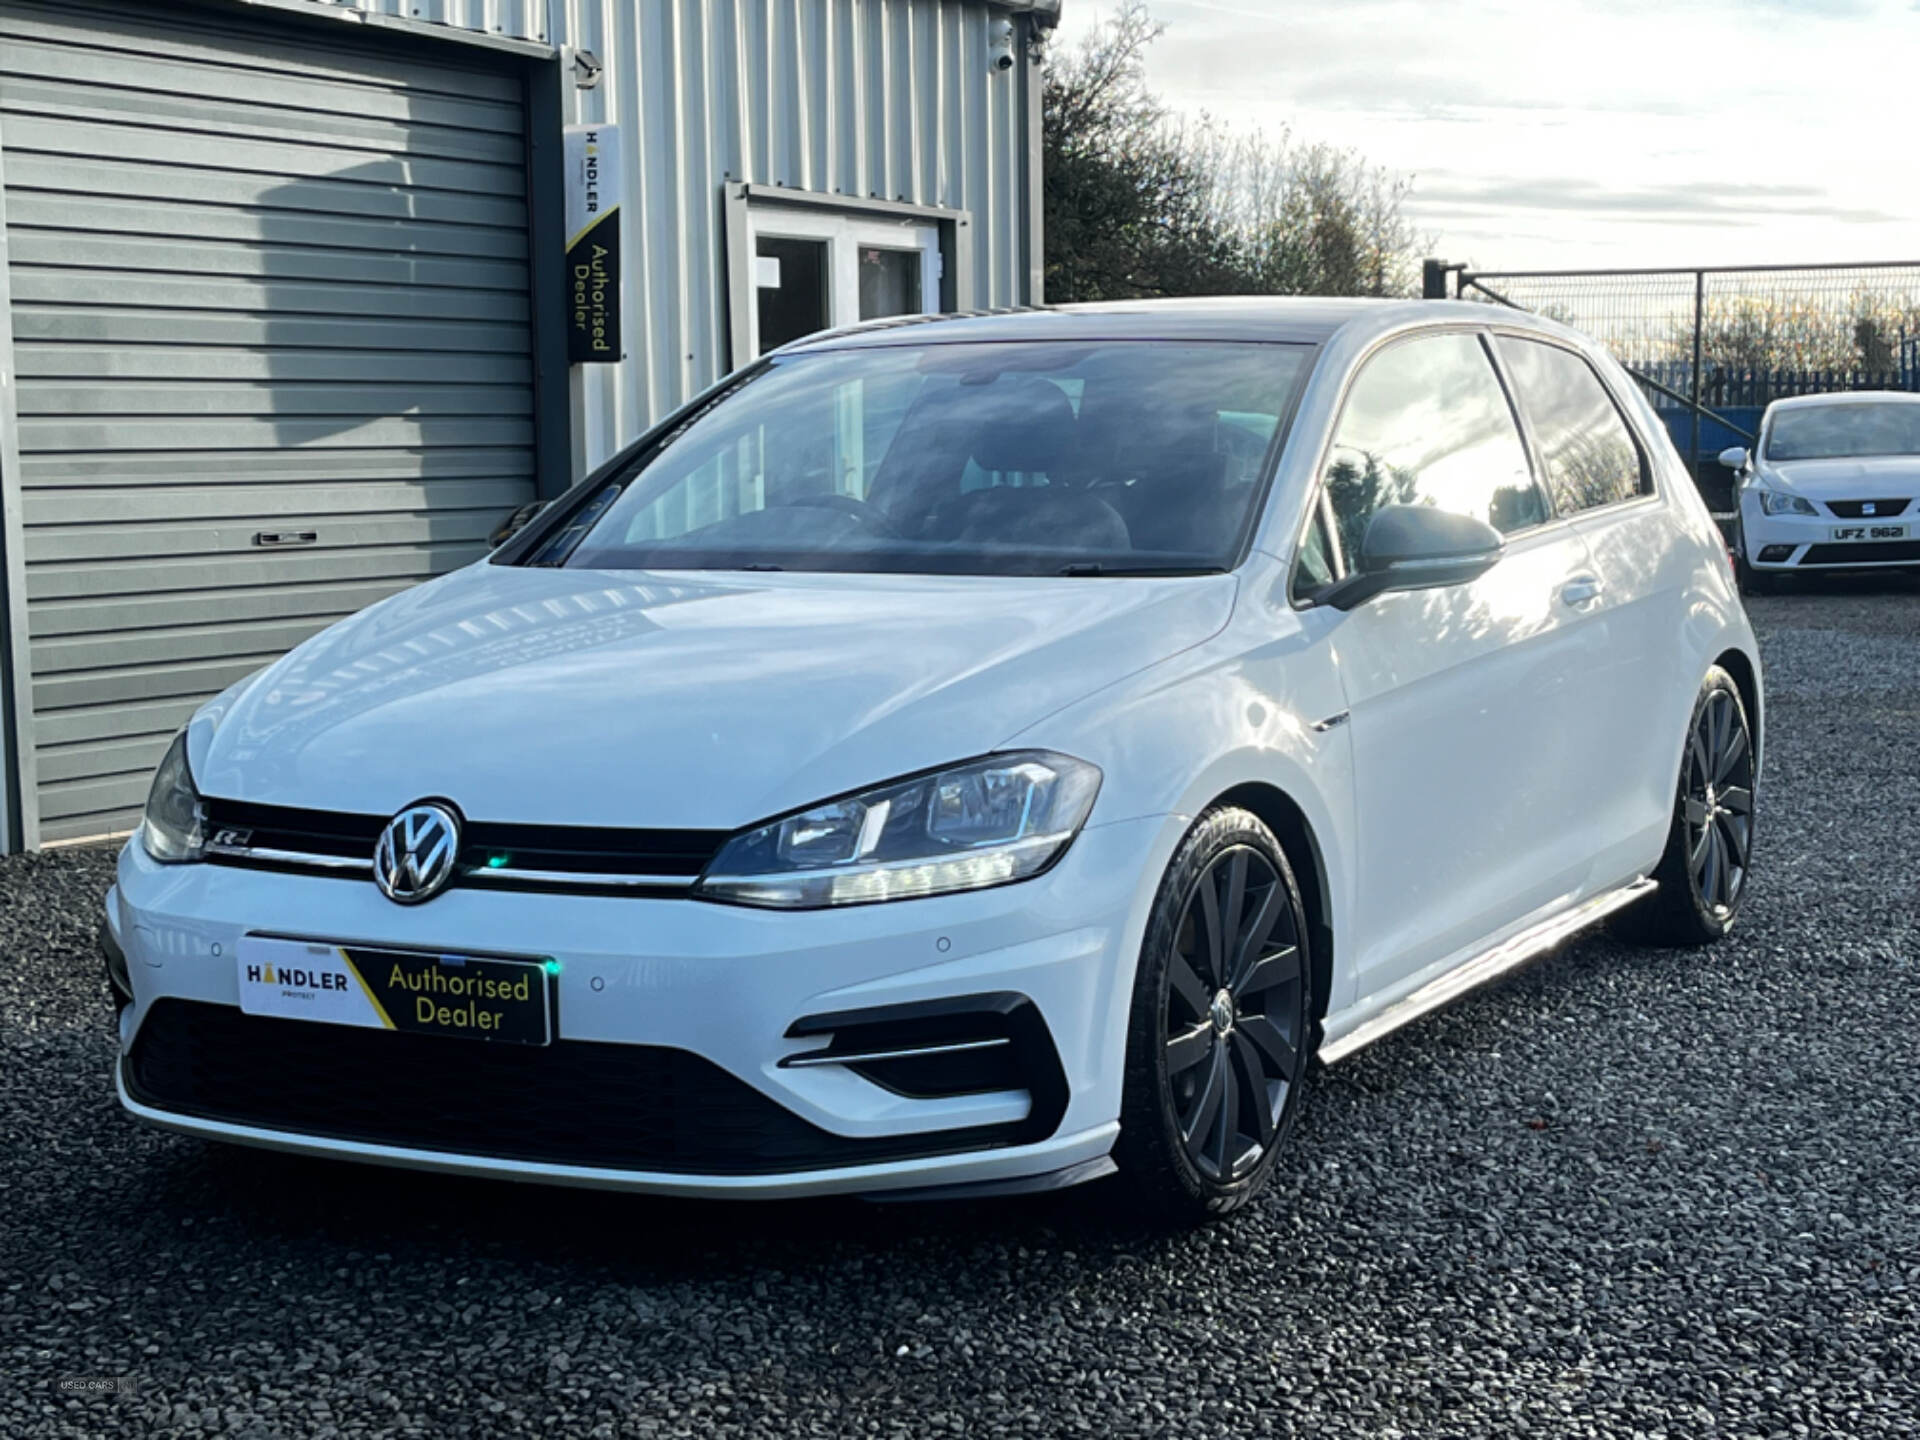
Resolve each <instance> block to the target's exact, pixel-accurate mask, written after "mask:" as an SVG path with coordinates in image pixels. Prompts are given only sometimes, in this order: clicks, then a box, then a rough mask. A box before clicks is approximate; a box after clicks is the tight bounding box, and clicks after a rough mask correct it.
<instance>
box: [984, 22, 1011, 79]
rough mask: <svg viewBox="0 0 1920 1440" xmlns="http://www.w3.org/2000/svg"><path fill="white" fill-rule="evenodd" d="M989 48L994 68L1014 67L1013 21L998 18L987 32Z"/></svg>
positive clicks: (1009, 68)
mask: <svg viewBox="0 0 1920 1440" xmlns="http://www.w3.org/2000/svg"><path fill="white" fill-rule="evenodd" d="M987 49H988V51H989V52H990V53H991V54H992V56H993V68H994V69H996V70H1003V71H1004V70H1011V69H1012V68H1013V22H1012V21H1011V20H996V21H994V22H993V24H992V26H991V27H990V28H989V30H988V32H987Z"/></svg>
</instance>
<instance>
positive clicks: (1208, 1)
mask: <svg viewBox="0 0 1920 1440" xmlns="http://www.w3.org/2000/svg"><path fill="white" fill-rule="evenodd" d="M1148 3H1149V5H1150V6H1151V9H1152V12H1153V14H1154V15H1155V16H1156V17H1157V18H1159V19H1161V20H1163V21H1165V22H1166V26H1167V29H1166V34H1165V35H1164V36H1163V38H1162V39H1161V40H1160V41H1159V42H1158V43H1157V44H1156V45H1155V46H1154V48H1153V50H1152V51H1151V52H1150V53H1149V56H1148V76H1149V79H1150V81H1151V83H1152V84H1153V86H1154V87H1155V88H1156V89H1157V90H1158V91H1159V92H1160V94H1161V95H1162V96H1163V97H1164V98H1165V99H1166V100H1167V101H1168V102H1169V103H1171V104H1172V105H1174V106H1175V107H1176V108H1178V109H1181V110H1186V111H1189V112H1195V111H1202V110H1204V111H1206V112H1207V113H1209V114H1210V115H1212V116H1214V117H1215V118H1216V119H1219V120H1222V121H1225V122H1226V123H1227V124H1229V125H1231V126H1233V127H1235V128H1237V129H1243V130H1251V129H1263V130H1265V131H1267V132H1268V133H1270V134H1277V133H1279V132H1281V131H1283V130H1285V131H1289V132H1291V133H1292V134H1293V135H1294V136H1295V137H1297V138H1299V139H1301V140H1305V141H1322V142H1327V143H1330V144H1333V145H1336V146H1341V147H1349V148H1353V149H1355V150H1357V151H1358V152H1359V153H1361V154H1362V155H1363V156H1365V157H1366V158H1367V159H1368V160H1370V161H1372V162H1373V163H1375V164H1379V165H1382V166H1385V167H1387V168H1388V169H1390V170H1393V171H1395V172H1397V173H1400V174H1402V175H1407V176H1411V177H1413V179H1414V181H1415V185H1414V191H1413V198H1412V201H1411V205H1410V209H1411V212H1412V214H1413V215H1414V217H1415V218H1416V220H1417V221H1418V223H1420V224H1421V226H1422V228H1426V229H1433V230H1437V231H1438V232H1439V234H1438V236H1437V240H1438V243H1439V244H1440V245H1441V246H1442V247H1443V248H1444V249H1446V250H1447V251H1448V252H1449V253H1452V252H1453V251H1455V250H1456V249H1460V248H1465V247H1471V248H1474V249H1476V250H1484V252H1485V254H1486V256H1487V258H1488V259H1490V260H1496V261H1498V262H1499V263H1501V264H1505V265H1513V266H1524V265H1547V264H1552V265H1563V266H1564V265H1578V264H1585V263H1589V262H1591V263H1594V264H1605V265H1660V264H1675V263H1679V264H1695V263H1729V264H1733V263H1745V262H1757V261H1780V262H1786V263H1792V262H1799V261H1807V260H1815V259H1822V258H1834V257H1835V256H1838V257H1840V258H1846V259H1851V258H1854V253H1855V252H1858V251H1861V250H1862V249H1863V248H1865V247H1868V246H1871V247H1873V248H1876V249H1882V250H1884V251H1889V252H1893V253H1896V254H1897V253H1902V252H1904V253H1906V254H1920V187H1916V186H1913V185H1911V184H1909V183H1906V177H1907V173H1908V171H1909V170H1910V169H1911V166H1910V165H1908V164H1907V163H1906V157H1905V151H1904V149H1903V148H1902V143H1901V141H1900V139H1899V138H1898V137H1902V136H1905V135H1906V134H1908V133H1909V132H1910V131H1911V129H1912V122H1913V114H1914V110H1913V105H1914V102H1913V96H1914V94H1915V88H1914V79H1913V77H1914V74H1915V72H1916V64H1917V63H1920V0H1472V3H1463V0H1451V3H1445V4H1439V5H1436V4H1433V3H1432V0H1148ZM1117 4H1118V0H1071V3H1070V4H1068V5H1067V7H1066V11H1065V29H1064V32H1063V36H1062V40H1063V42H1064V43H1067V44H1072V43H1073V42H1074V39H1075V37H1076V36H1078V35H1084V34H1085V33H1086V32H1087V31H1088V30H1090V29H1091V28H1092V27H1093V24H1094V22H1095V21H1096V19H1097V18H1098V17H1100V16H1102V15H1106V16H1111V15H1112V14H1113V13H1114V11H1115V9H1116V8H1117ZM1859 227H1868V228H1864V229H1863V228H1859Z"/></svg>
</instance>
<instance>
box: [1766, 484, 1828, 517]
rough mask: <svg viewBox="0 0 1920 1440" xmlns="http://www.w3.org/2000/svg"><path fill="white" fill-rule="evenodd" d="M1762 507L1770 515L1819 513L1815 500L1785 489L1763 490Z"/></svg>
mask: <svg viewBox="0 0 1920 1440" xmlns="http://www.w3.org/2000/svg"><path fill="white" fill-rule="evenodd" d="M1760 508H1761V509H1762V510H1764V511H1765V512H1766V513H1767V514H1769V515H1818V514H1819V513H1820V512H1819V511H1818V510H1816V509H1814V508H1813V502H1812V501H1810V500H1802V499H1801V498H1800V497H1799V496H1798V495H1789V494H1787V492H1786V491H1784V490H1762V491H1761V492H1760Z"/></svg>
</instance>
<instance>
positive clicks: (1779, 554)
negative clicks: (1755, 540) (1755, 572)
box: [1760, 545, 1794, 565]
mask: <svg viewBox="0 0 1920 1440" xmlns="http://www.w3.org/2000/svg"><path fill="white" fill-rule="evenodd" d="M1793 551H1794V547H1793V546H1791V545H1763V546H1761V547H1760V563H1761V564H1762V565H1782V564H1785V563H1786V561H1787V560H1788V559H1790V558H1791V557H1792V555H1793Z"/></svg>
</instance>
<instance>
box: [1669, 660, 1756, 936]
mask: <svg viewBox="0 0 1920 1440" xmlns="http://www.w3.org/2000/svg"><path fill="white" fill-rule="evenodd" d="M1681 794H1682V796H1683V798H1682V800H1681V817H1682V820H1683V822H1684V824H1685V825H1686V835H1687V875H1688V878H1689V880H1690V881H1691V883H1692V885H1693V889H1694V893H1695V895H1696V896H1697V897H1698V898H1699V901H1700V903H1701V905H1703V906H1704V907H1705V908H1706V909H1707V911H1708V913H1710V914H1712V915H1714V916H1715V917H1717V918H1728V919H1730V918H1731V917H1732V915H1733V912H1734V910H1735V909H1737V908H1738V907H1739V904H1740V892H1741V891H1742V890H1744V889H1745V888H1746V884H1747V861H1748V856H1749V854H1750V852H1751V850H1752V848H1753V744H1752V741H1751V739H1750V737H1749V736H1748V734H1747V719H1746V716H1745V714H1743V713H1742V711H1741V708H1740V697H1739V695H1738V694H1734V693H1729V692H1728V691H1726V690H1718V689H1716V690H1711V691H1709V692H1708V693H1707V695H1706V697H1705V700H1704V701H1703V703H1702V704H1701V705H1700V707H1699V708H1698V710H1696V711H1695V714H1694V721H1693V730H1692V732H1691V733H1690V734H1689V735H1688V737H1687V763H1686V778H1685V780H1684V781H1682V782H1681Z"/></svg>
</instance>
